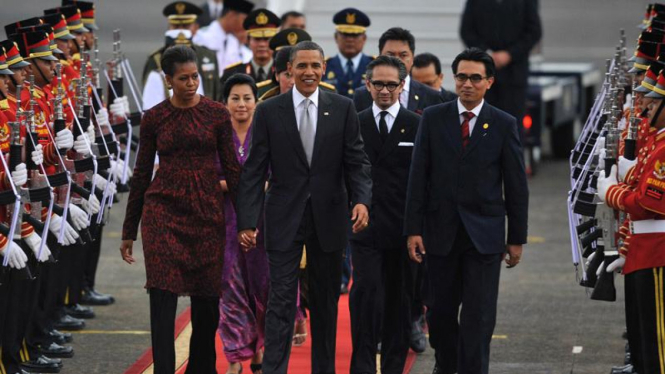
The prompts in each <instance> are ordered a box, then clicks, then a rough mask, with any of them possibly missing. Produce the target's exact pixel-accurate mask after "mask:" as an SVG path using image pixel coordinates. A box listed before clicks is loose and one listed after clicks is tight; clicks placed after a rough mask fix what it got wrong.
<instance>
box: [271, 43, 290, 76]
mask: <svg viewBox="0 0 665 374" xmlns="http://www.w3.org/2000/svg"><path fill="white" fill-rule="evenodd" d="M291 49H292V48H291V47H289V46H286V47H282V48H280V49H279V51H277V52H275V57H273V61H274V63H273V66H274V67H275V74H279V73H281V72H283V71H286V69H287V63H288V62H289V60H290V59H291Z"/></svg>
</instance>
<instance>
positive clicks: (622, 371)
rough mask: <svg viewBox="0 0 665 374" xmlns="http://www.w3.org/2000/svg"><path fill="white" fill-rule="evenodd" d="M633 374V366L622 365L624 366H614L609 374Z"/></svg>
mask: <svg viewBox="0 0 665 374" xmlns="http://www.w3.org/2000/svg"><path fill="white" fill-rule="evenodd" d="M633 373H635V368H634V367H633V365H624V366H615V367H613V368H612V370H611V371H610V374H633Z"/></svg>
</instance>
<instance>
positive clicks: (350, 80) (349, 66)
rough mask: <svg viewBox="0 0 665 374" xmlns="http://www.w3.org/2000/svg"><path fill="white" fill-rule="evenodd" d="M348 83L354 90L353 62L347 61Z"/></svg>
mask: <svg viewBox="0 0 665 374" xmlns="http://www.w3.org/2000/svg"><path fill="white" fill-rule="evenodd" d="M346 82H347V83H348V85H349V88H353V62H352V61H351V60H346Z"/></svg>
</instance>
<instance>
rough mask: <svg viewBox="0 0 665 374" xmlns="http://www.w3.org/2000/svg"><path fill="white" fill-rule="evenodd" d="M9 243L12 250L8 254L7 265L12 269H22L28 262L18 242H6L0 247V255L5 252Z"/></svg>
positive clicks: (3, 254)
mask: <svg viewBox="0 0 665 374" xmlns="http://www.w3.org/2000/svg"><path fill="white" fill-rule="evenodd" d="M10 245H11V246H12V251H11V253H10V254H9V267H10V268H12V269H23V268H24V267H25V266H26V264H27V263H28V256H26V255H25V253H23V250H22V249H21V247H19V246H18V244H16V243H14V242H13V241H12V242H8V243H7V244H5V246H4V247H2V248H0V255H2V257H4V256H5V254H6V253H7V248H8V246H10Z"/></svg>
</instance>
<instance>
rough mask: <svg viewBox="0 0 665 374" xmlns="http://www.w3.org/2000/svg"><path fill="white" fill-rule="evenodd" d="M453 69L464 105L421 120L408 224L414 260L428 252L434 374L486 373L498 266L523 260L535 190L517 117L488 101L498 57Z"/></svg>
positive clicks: (480, 55)
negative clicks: (531, 188)
mask: <svg viewBox="0 0 665 374" xmlns="http://www.w3.org/2000/svg"><path fill="white" fill-rule="evenodd" d="M452 67H453V74H454V75H455V87H456V91H457V94H458V95H459V99H458V100H457V101H453V102H448V103H445V104H441V105H436V106H434V107H431V108H428V109H427V110H425V112H424V114H423V117H422V119H421V121H420V127H419V129H418V134H417V135H416V146H415V149H414V153H413V160H412V163H411V172H410V175H409V186H408V192H407V203H406V217H405V221H404V222H405V224H404V225H405V233H406V234H407V235H408V236H409V237H408V248H409V256H410V257H411V258H412V259H413V260H414V261H416V262H422V261H423V258H424V255H425V253H427V257H426V258H425V263H426V264H427V267H428V269H429V272H428V278H429V279H428V280H429V285H430V291H431V295H430V296H431V303H432V304H431V308H430V311H429V313H428V323H429V328H430V330H429V331H430V344H431V345H432V347H433V348H434V349H435V351H436V353H435V357H436V366H435V368H434V371H433V373H443V374H452V373H464V374H481V373H482V374H487V373H488V370H489V354H490V351H489V347H490V342H491V340H492V332H493V331H494V325H495V321H496V305H497V297H498V292H499V273H500V270H501V260H502V258H505V261H506V263H507V264H508V267H513V266H515V265H517V264H518V263H519V261H520V258H521V256H522V245H523V244H524V243H526V235H527V213H528V212H527V210H528V188H527V182H526V174H525V171H524V160H523V158H522V149H521V145H520V141H519V136H518V134H517V123H516V120H515V118H514V117H512V116H510V115H509V114H507V113H505V112H503V111H501V110H498V109H496V108H494V107H493V106H491V105H489V104H487V103H486V102H485V101H484V99H483V97H484V96H485V93H486V92H487V90H488V89H490V87H491V86H492V84H493V83H494V73H495V68H494V62H493V60H492V58H491V57H490V56H489V55H488V54H487V53H485V52H483V51H481V50H479V49H477V48H471V49H468V50H466V51H464V52H462V53H460V54H459V55H458V56H457V57H456V58H455V60H454V61H453V66H452ZM506 215H507V216H508V235H507V239H506V233H505V216H506ZM426 250H427V252H426ZM460 304H461V305H462V308H461V313H460ZM458 316H459V321H458Z"/></svg>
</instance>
